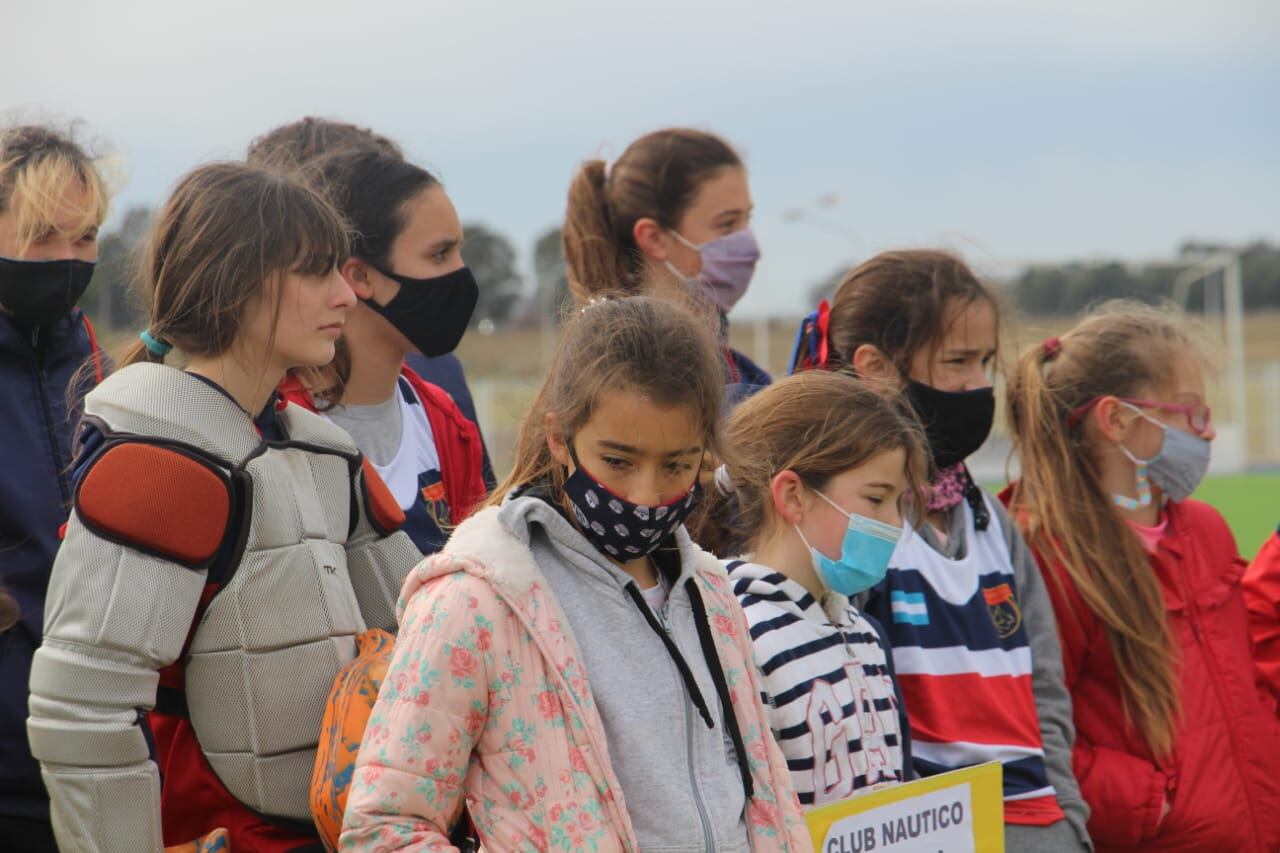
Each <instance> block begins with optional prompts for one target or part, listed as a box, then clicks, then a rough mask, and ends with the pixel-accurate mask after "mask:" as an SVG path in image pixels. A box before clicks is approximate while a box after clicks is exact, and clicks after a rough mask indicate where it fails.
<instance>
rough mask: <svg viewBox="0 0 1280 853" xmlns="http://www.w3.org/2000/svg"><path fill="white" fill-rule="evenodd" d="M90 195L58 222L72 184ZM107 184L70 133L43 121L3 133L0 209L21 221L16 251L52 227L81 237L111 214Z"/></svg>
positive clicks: (0, 141) (21, 251)
mask: <svg viewBox="0 0 1280 853" xmlns="http://www.w3.org/2000/svg"><path fill="white" fill-rule="evenodd" d="M77 186H78V187H81V188H83V189H84V191H85V193H86V195H87V200H86V203H85V205H84V207H83V208H81V209H79V210H77V211H76V218H75V220H74V221H73V222H71V223H69V224H66V225H64V224H61V223H59V219H60V218H61V216H62V215H63V214H64V213H65V210H64V203H65V199H66V195H67V192H68V189H69V188H70V187H77ZM107 198H108V192H107V185H106V182H105V181H104V180H103V178H102V175H101V173H100V172H99V171H98V168H97V166H96V165H95V163H94V161H93V160H92V159H90V157H89V155H88V154H86V153H85V152H84V150H83V149H82V148H81V147H80V146H79V145H78V144H76V142H75V141H74V140H73V139H72V138H71V137H70V135H66V134H62V133H59V132H57V131H56V130H53V129H52V128H50V127H45V126H43V125H20V126H18V127H12V128H9V129H8V130H5V131H3V132H0V213H5V212H9V211H12V212H13V214H14V217H15V218H16V221H17V233H18V247H19V250H18V255H19V256H22V255H25V254H26V252H27V250H28V249H29V248H30V247H31V245H32V244H33V243H35V242H36V241H37V240H38V239H40V237H41V236H42V235H44V234H47V233H49V232H53V233H56V234H59V235H61V236H66V237H72V238H77V239H78V238H79V237H81V236H83V235H85V234H88V233H89V232H91V231H93V230H94V229H96V228H98V227H99V226H100V225H102V222H103V220H104V219H106V218H107Z"/></svg>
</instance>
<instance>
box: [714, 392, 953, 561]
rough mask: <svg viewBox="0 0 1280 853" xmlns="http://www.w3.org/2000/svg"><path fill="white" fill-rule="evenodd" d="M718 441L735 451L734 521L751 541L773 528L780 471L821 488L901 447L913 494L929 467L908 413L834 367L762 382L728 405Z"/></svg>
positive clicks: (732, 475)
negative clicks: (766, 383) (754, 391)
mask: <svg viewBox="0 0 1280 853" xmlns="http://www.w3.org/2000/svg"><path fill="white" fill-rule="evenodd" d="M725 440H726V441H727V442H728V443H729V445H730V446H732V447H733V449H734V453H735V457H736V458H735V460H734V461H733V462H731V463H730V464H729V466H728V470H729V475H730V478H731V480H732V482H733V494H734V496H735V498H736V499H737V527H738V529H739V530H741V531H745V532H748V533H749V535H750V536H751V538H752V540H753V542H759V541H760V540H761V538H762V537H764V536H767V535H768V534H769V533H771V532H772V530H773V526H774V524H775V519H774V510H773V498H772V491H771V486H772V482H773V478H774V477H775V476H776V475H777V474H779V473H780V472H782V471H794V472H795V474H796V476H798V477H799V478H800V481H801V482H803V483H804V484H805V485H806V486H808V487H809V488H810V489H812V490H814V491H822V490H823V489H825V488H826V487H827V484H828V483H829V482H830V480H831V478H832V477H836V476H838V475H840V474H843V473H844V472H845V471H850V470H852V469H854V468H857V467H858V466H860V465H862V464H863V463H865V462H867V461H868V460H869V459H871V458H872V457H874V456H877V455H879V454H880V453H883V452H885V451H887V450H897V449H901V450H903V451H905V453H906V478H907V484H908V494H913V493H915V494H918V493H919V492H920V488H921V484H922V483H923V481H924V478H925V477H927V475H928V471H929V457H928V453H927V452H926V449H925V448H926V444H925V438H924V433H923V432H922V431H921V429H920V426H919V423H918V422H917V421H916V419H915V417H914V416H913V415H912V414H911V413H910V412H909V411H907V410H905V409H904V408H903V406H902V404H901V403H900V402H899V401H898V400H897V398H891V397H883V396H881V395H880V394H877V393H875V392H874V391H872V390H871V389H869V388H867V387H866V386H865V385H863V384H862V383H861V382H859V381H858V380H856V379H854V378H852V377H850V376H846V375H843V374H840V373H829V372H826V371H807V372H805V373H798V374H796V375H795V376H790V377H787V378H786V379H783V380H782V381H780V382H776V383H774V384H773V385H770V386H769V387H768V388H765V389H764V390H762V391H760V392H759V393H758V394H755V395H754V396H752V397H751V398H750V399H748V400H746V401H745V402H743V403H742V404H740V405H739V406H738V407H737V408H736V409H734V411H733V414H732V415H730V417H729V423H728V426H727V428H726V430H725ZM743 544H748V543H743Z"/></svg>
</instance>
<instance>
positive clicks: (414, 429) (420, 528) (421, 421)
mask: <svg viewBox="0 0 1280 853" xmlns="http://www.w3.org/2000/svg"><path fill="white" fill-rule="evenodd" d="M396 390H397V393H396V395H395V399H396V401H397V403H398V404H399V405H398V409H397V411H396V415H395V416H396V417H398V418H400V420H401V424H402V426H401V430H400V446H399V448H397V449H396V452H395V455H394V456H393V457H392V458H391V459H390V460H389V461H388V462H387V463H386V464H385V465H380V464H378V461H377V460H376V459H373V458H370V459H369V461H370V462H371V463H372V464H373V467H374V468H375V469H377V471H378V475H379V476H381V477H382V481H383V482H384V483H386V484H387V488H388V489H389V490H390V491H391V494H392V496H393V497H394V498H395V499H396V503H397V504H399V505H400V509H402V510H404V517H405V520H404V524H402V525H401V526H400V529H401V530H403V531H404V532H405V533H407V534H408V535H409V538H410V539H412V540H413V544H414V545H417V546H418V550H419V551H421V552H422V553H424V554H434V553H435V552H436V551H439V550H440V549H441V548H442V547H443V546H444V540H445V538H446V537H445V534H444V531H443V530H442V528H448V527H449V520H450V508H449V500H448V496H447V493H446V492H445V484H444V480H443V478H442V476H441V473H440V453H439V451H438V450H437V448H436V441H435V435H434V434H433V432H432V430H431V421H430V420H429V419H428V417H427V413H426V410H425V408H424V407H423V405H422V401H421V400H420V399H418V395H417V394H416V393H415V391H414V388H413V385H412V384H411V383H410V382H409V380H408V379H407V378H406V377H404V376H401V377H400V378H399V379H397V380H396ZM321 415H322V416H324V417H326V418H329V419H330V420H334V419H333V418H332V417H330V415H329V414H326V413H324V412H322V413H321ZM343 425H344V424H341V423H339V426H343Z"/></svg>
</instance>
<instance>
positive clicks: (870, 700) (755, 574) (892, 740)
mask: <svg viewBox="0 0 1280 853" xmlns="http://www.w3.org/2000/svg"><path fill="white" fill-rule="evenodd" d="M726 569H727V570H728V572H729V579H730V581H731V582H732V584H733V591H734V594H735V595H736V596H737V597H738V601H739V602H740V603H741V604H742V609H743V611H744V612H745V613H746V615H747V623H748V625H749V626H750V629H751V640H752V644H753V646H754V648H755V658H756V663H757V664H758V665H759V667H760V669H761V672H762V673H763V674H764V683H765V688H766V689H767V691H768V693H769V699H770V703H769V705H770V708H769V719H770V725H771V728H772V729H773V733H774V737H775V739H776V740H777V741H778V745H779V746H780V747H781V748H782V752H783V754H784V755H785V756H786V759H787V767H788V769H789V770H790V771H791V781H792V784H793V785H794V787H795V790H796V795H797V796H798V797H799V798H800V805H801V806H803V807H805V808H811V807H813V806H820V805H825V804H827V803H833V802H838V801H840V800H844V799H848V798H849V797H850V796H852V795H853V794H854V793H855V792H857V791H859V790H861V789H864V788H867V787H869V786H871V785H876V784H878V783H882V782H901V781H903V779H904V777H905V770H906V765H907V763H908V759H909V754H910V746H909V742H908V741H907V739H906V738H905V737H904V734H903V730H904V728H905V721H904V720H903V718H902V716H901V715H900V709H901V704H902V703H901V700H900V698H899V695H898V692H897V688H896V686H895V684H894V679H893V669H892V662H891V661H890V660H889V658H888V654H887V651H886V649H885V647H884V645H883V643H882V641H881V637H880V627H879V626H878V625H877V624H876V623H875V621H874V620H872V619H870V618H868V617H866V616H865V615H864V614H862V613H860V612H859V611H858V610H857V608H855V607H854V606H853V605H852V604H850V603H849V602H848V601H847V600H846V599H845V598H844V597H842V596H834V595H829V596H828V597H827V609H824V608H823V605H822V604H821V603H819V602H818V601H816V600H815V599H814V598H813V596H811V595H810V594H809V593H808V592H807V591H806V590H805V589H804V587H802V586H801V585H800V584H798V583H796V582H795V581H793V580H791V579H789V578H787V577H786V576H785V575H783V574H781V573H779V572H776V571H774V570H773V569H771V568H769V567H767V566H762V565H759V564H756V563H748V562H742V561H739V560H734V561H729V562H727V563H726ZM828 611H829V612H828Z"/></svg>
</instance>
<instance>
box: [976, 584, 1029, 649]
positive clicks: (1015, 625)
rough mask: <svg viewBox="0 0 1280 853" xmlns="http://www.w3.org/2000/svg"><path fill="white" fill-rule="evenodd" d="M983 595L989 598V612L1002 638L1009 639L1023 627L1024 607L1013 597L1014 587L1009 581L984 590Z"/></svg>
mask: <svg viewBox="0 0 1280 853" xmlns="http://www.w3.org/2000/svg"><path fill="white" fill-rule="evenodd" d="M982 597H983V598H985V599H986V600H987V612H989V613H990V614H991V621H992V622H993V623H994V624H995V626H996V633H998V634H999V635H1000V639H1002V640H1004V639H1008V638H1009V637H1012V636H1013V635H1014V632H1016V631H1017V630H1018V629H1019V628H1021V627H1022V609H1021V608H1020V607H1018V602H1017V600H1016V599H1015V598H1014V597H1013V587H1011V586H1009V585H1008V584H1007V583H1002V584H1000V585H999V586H993V587H991V588H989V589H987V588H984V589H983V590H982Z"/></svg>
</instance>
